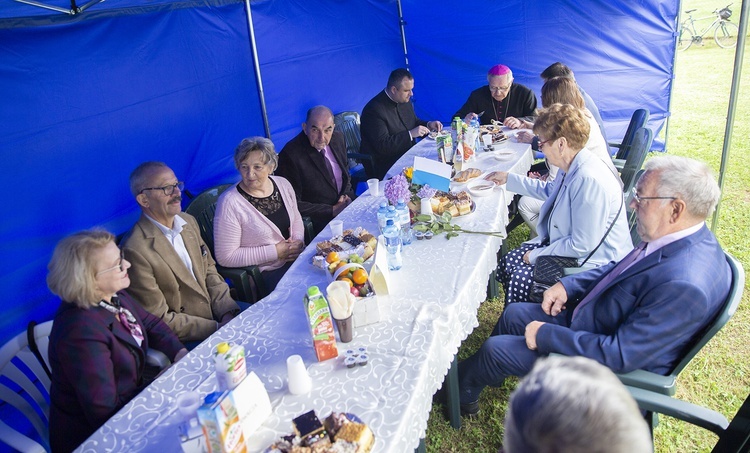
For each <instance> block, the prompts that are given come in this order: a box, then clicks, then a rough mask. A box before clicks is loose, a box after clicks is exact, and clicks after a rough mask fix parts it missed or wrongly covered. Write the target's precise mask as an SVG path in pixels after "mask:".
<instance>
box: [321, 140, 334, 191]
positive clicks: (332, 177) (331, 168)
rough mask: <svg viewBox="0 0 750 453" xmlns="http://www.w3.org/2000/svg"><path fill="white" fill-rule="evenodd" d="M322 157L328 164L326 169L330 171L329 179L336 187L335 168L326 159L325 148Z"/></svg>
mask: <svg viewBox="0 0 750 453" xmlns="http://www.w3.org/2000/svg"><path fill="white" fill-rule="evenodd" d="M320 155H321V156H322V157H323V162H325V164H326V169H327V170H328V179H329V180H330V181H331V182H332V183H333V185H334V186H335V185H336V177H335V176H334V175H333V167H332V166H331V162H329V161H328V158H327V157H326V149H325V148H323V149H322V150H320Z"/></svg>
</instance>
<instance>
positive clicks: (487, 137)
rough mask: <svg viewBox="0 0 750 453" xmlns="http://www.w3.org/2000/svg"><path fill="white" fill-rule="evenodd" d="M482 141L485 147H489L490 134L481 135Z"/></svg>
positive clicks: (490, 143) (490, 142)
mask: <svg viewBox="0 0 750 453" xmlns="http://www.w3.org/2000/svg"><path fill="white" fill-rule="evenodd" d="M482 142H483V143H484V146H485V147H486V148H489V147H491V146H492V134H484V135H482Z"/></svg>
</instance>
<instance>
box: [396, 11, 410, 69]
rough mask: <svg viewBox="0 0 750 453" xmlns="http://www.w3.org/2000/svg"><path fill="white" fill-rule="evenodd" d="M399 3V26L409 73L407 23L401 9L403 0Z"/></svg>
mask: <svg viewBox="0 0 750 453" xmlns="http://www.w3.org/2000/svg"><path fill="white" fill-rule="evenodd" d="M397 3H398V25H399V27H400V28H401V44H402V45H403V46H404V60H405V61H406V70H407V71H409V53H408V52H407V51H406V30H404V25H406V21H405V20H404V11H403V10H402V9H401V0H398V1H397Z"/></svg>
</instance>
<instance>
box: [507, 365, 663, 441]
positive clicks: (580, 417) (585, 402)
mask: <svg viewBox="0 0 750 453" xmlns="http://www.w3.org/2000/svg"><path fill="white" fill-rule="evenodd" d="M503 450H504V451H505V453H553V452H554V453H586V452H592V453H593V452H608V453H619V452H621V453H640V452H643V453H650V452H652V451H653V447H652V442H651V433H650V431H649V429H648V425H647V424H646V421H645V420H644V418H643V416H642V415H641V413H640V411H639V410H638V405H637V404H636V403H635V401H634V400H633V398H632V397H631V396H630V393H628V391H627V390H626V389H625V387H624V386H623V385H622V384H621V383H620V381H619V380H618V379H617V376H615V375H614V373H612V371H610V370H609V368H607V367H605V366H603V365H600V364H598V363H596V362H594V361H593V360H591V359H587V358H584V357H549V358H545V359H540V360H538V361H537V362H536V364H535V365H534V368H533V369H532V370H531V373H529V374H528V375H527V376H526V377H525V378H524V379H523V381H521V383H520V384H519V385H518V387H517V388H516V390H515V391H514V392H513V394H512V395H511V397H510V402H509V403H508V410H507V412H506V415H505V438H504V439H503Z"/></svg>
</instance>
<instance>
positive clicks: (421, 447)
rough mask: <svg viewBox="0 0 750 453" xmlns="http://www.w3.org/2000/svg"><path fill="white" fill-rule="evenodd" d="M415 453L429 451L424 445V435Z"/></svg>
mask: <svg viewBox="0 0 750 453" xmlns="http://www.w3.org/2000/svg"><path fill="white" fill-rule="evenodd" d="M414 453H427V448H426V447H425V446H424V437H423V438H421V439H419V446H418V447H417V448H415V449H414Z"/></svg>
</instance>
